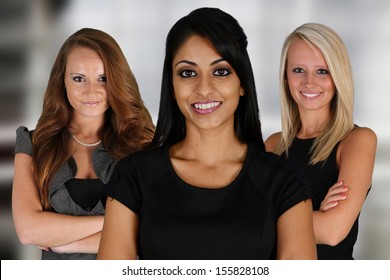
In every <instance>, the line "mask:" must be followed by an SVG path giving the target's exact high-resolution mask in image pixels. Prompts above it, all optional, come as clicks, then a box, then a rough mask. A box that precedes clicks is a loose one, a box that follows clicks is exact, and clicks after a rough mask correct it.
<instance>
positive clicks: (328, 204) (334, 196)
mask: <svg viewBox="0 0 390 280" xmlns="http://www.w3.org/2000/svg"><path fill="white" fill-rule="evenodd" d="M347 191H348V187H347V186H344V182H343V181H342V180H340V181H339V182H337V183H336V184H334V185H333V186H332V187H331V188H330V189H329V190H328V193H327V194H326V196H325V198H324V200H323V201H322V202H321V206H320V211H324V212H325V211H328V210H329V209H331V208H333V207H335V206H337V205H338V204H339V201H340V200H344V199H346V198H347Z"/></svg>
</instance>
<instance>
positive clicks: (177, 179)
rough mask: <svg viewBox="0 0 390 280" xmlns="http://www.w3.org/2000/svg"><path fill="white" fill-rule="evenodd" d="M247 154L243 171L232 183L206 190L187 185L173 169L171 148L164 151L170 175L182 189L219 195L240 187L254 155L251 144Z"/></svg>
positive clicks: (248, 145) (248, 144)
mask: <svg viewBox="0 0 390 280" xmlns="http://www.w3.org/2000/svg"><path fill="white" fill-rule="evenodd" d="M247 147H248V148H247V152H246V156H245V159H244V162H243V164H242V167H241V170H240V172H239V173H238V174H237V176H236V177H235V178H234V179H233V181H231V182H230V183H229V184H228V185H226V186H224V187H221V188H204V187H199V186H195V185H192V184H190V183H187V182H186V181H184V180H183V179H182V178H181V177H180V176H179V175H178V174H177V173H176V171H175V169H174V168H173V165H172V161H171V159H170V157H169V148H170V147H167V148H165V151H164V160H165V161H166V164H167V166H168V169H169V173H170V174H171V175H172V177H173V178H174V180H175V181H176V182H177V183H178V184H179V185H180V186H181V187H184V189H186V190H189V191H196V192H203V193H218V192H224V191H227V190H229V189H231V188H233V187H234V186H236V185H238V182H239V181H240V180H241V177H242V176H243V174H245V173H246V170H247V168H248V161H249V158H250V155H251V153H252V150H253V147H252V145H251V144H250V143H247Z"/></svg>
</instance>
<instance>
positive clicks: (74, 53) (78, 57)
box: [67, 46, 102, 63]
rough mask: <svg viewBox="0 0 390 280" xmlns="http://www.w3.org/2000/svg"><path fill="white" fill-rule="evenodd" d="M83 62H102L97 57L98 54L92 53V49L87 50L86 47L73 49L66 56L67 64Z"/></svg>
mask: <svg viewBox="0 0 390 280" xmlns="http://www.w3.org/2000/svg"><path fill="white" fill-rule="evenodd" d="M85 60H89V61H94V62H96V61H100V62H102V59H101V57H100V56H99V54H98V53H97V52H96V51H94V50H93V49H91V48H87V47H81V46H78V47H74V48H73V49H72V50H71V51H70V52H69V54H68V57H67V62H68V63H69V62H74V63H75V62H79V61H85Z"/></svg>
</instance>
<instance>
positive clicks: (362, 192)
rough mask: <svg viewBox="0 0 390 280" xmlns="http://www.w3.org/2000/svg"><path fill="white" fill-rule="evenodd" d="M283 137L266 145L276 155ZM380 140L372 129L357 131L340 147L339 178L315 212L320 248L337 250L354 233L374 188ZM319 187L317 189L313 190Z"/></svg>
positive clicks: (273, 137)
mask: <svg viewBox="0 0 390 280" xmlns="http://www.w3.org/2000/svg"><path fill="white" fill-rule="evenodd" d="M279 138H280V133H276V134H273V135H272V136H270V137H269V138H268V139H267V141H266V142H265V144H266V148H267V150H268V151H273V149H274V147H275V146H276V143H277V142H278V141H279ZM376 146H377V137H376V135H375V133H374V132H373V131H372V130H371V129H369V128H363V127H361V128H355V129H354V130H353V131H352V132H351V133H350V134H349V135H348V136H347V137H346V138H345V139H344V140H343V141H342V142H341V143H340V145H339V149H338V151H337V162H338V166H339V178H338V182H336V183H335V184H334V185H333V186H332V187H331V188H330V189H329V191H328V193H327V195H326V197H325V198H324V200H323V201H322V203H321V207H320V210H318V211H314V212H313V226H314V233H315V239H316V243H317V244H326V245H331V246H335V245H337V244H338V243H340V242H341V241H342V240H344V238H345V237H346V236H347V235H348V233H349V232H350V230H351V228H352V226H353V224H354V222H355V220H356V218H357V216H358V215H359V213H360V211H361V209H362V207H363V203H364V201H365V199H366V196H367V192H368V190H369V188H370V186H371V180H372V174H373V169H374V162H375V153H376ZM313 187H315V186H313Z"/></svg>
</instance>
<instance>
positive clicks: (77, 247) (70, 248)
mask: <svg viewBox="0 0 390 280" xmlns="http://www.w3.org/2000/svg"><path fill="white" fill-rule="evenodd" d="M100 237H101V232H98V233H95V234H93V235H90V236H88V237H86V238H83V239H80V240H77V241H75V242H72V243H69V244H66V245H62V246H58V247H51V248H50V249H51V250H52V251H54V252H56V253H61V254H63V253H66V254H69V253H89V254H96V253H97V251H98V248H99V243H100Z"/></svg>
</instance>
